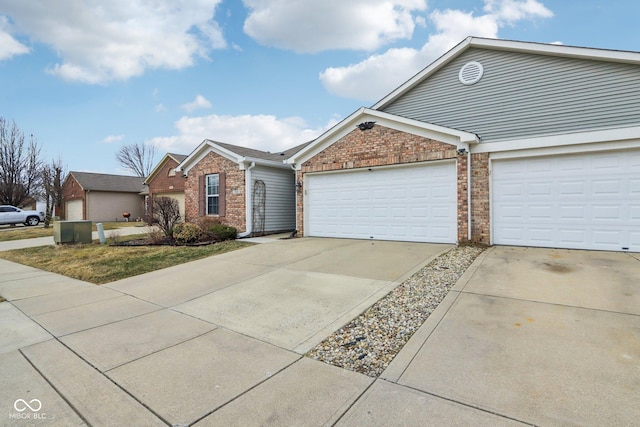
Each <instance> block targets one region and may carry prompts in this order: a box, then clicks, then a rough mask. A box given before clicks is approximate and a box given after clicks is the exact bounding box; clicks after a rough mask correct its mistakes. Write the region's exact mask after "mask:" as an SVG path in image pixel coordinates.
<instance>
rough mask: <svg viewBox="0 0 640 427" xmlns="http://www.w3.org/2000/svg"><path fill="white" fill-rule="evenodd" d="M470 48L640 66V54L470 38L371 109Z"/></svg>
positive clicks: (404, 90) (390, 100)
mask: <svg viewBox="0 0 640 427" xmlns="http://www.w3.org/2000/svg"><path fill="white" fill-rule="evenodd" d="M470 47H478V48H485V49H493V50H505V51H511V52H522V53H533V54H540V55H552V56H562V57H566V58H579V59H591V60H596V61H610V62H624V63H631V64H640V53H638V52H630V51H621V50H607V49H596V48H589V47H576V46H564V45H555V44H547V43H533V42H520V41H511V40H500V39H485V38H480V37H467V38H466V39H464V40H463V41H462V42H460V43H459V44H457V45H456V46H455V47H453V48H452V49H451V50H449V51H448V52H447V53H445V54H444V55H442V56H441V57H440V58H438V59H436V60H435V61H434V62H432V63H431V64H430V65H428V66H427V67H426V68H425V69H423V70H422V71H420V72H419V73H418V74H416V75H415V76H413V77H412V78H410V79H409V80H407V81H406V82H405V83H403V84H402V85H401V86H399V87H398V88H397V89H395V90H394V91H393V92H391V93H390V94H388V95H387V96H385V97H384V98H382V99H381V100H380V101H378V102H377V103H375V104H374V105H373V106H372V107H371V108H373V109H376V110H378V109H380V108H384V107H385V106H386V105H388V104H390V103H391V102H393V101H394V100H396V99H397V98H398V97H399V96H401V95H403V94H404V93H406V92H407V91H409V90H411V89H412V88H413V87H414V86H415V85H417V84H418V83H420V82H422V81H423V80H424V79H426V78H427V77H428V76H430V75H431V74H433V73H435V72H436V71H438V70H439V69H440V68H442V67H443V66H445V65H446V64H448V63H449V62H450V61H451V60H453V59H455V58H456V57H458V56H459V55H460V54H462V53H463V52H464V51H465V50H467V49H468V48H470Z"/></svg>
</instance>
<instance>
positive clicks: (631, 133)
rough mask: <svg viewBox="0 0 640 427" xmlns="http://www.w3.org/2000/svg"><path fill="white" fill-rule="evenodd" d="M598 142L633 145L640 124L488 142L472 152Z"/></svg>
mask: <svg viewBox="0 0 640 427" xmlns="http://www.w3.org/2000/svg"><path fill="white" fill-rule="evenodd" d="M596 143H618V144H620V145H621V146H626V147H629V146H631V147H633V146H635V145H637V144H639V143H640V126H635V127H629V128H623V129H609V130H598V131H592V132H580V133H568V134H557V135H551V136H543V137H537V138H524V139H516V140H512V141H499V142H486V143H482V144H477V145H474V146H472V147H471V152H472V153H474V154H475V153H491V154H493V153H498V152H502V151H517V150H531V149H539V148H554V147H567V146H575V147H576V148H575V149H576V150H582V149H586V148H584V146H586V145H588V144H596Z"/></svg>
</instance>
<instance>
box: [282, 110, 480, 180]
mask: <svg viewBox="0 0 640 427" xmlns="http://www.w3.org/2000/svg"><path fill="white" fill-rule="evenodd" d="M362 122H375V123H376V125H381V126H385V127H388V128H391V129H395V130H399V131H402V132H407V133H412V134H415V135H419V136H423V137H427V138H431V139H434V140H437V141H440V142H444V143H447V144H452V145H455V146H456V147H457V148H465V149H467V150H469V144H477V143H478V142H480V138H479V137H478V136H477V135H475V134H473V133H470V132H465V131H460V130H457V129H451V128H447V127H444V126H439V125H434V124H431V123H425V122H421V121H419V120H414V119H409V118H406V117H400V116H396V115H393V114H389V113H385V112H382V111H378V110H372V109H369V108H364V107H363V108H360V109H359V110H357V111H356V112H354V113H353V114H351V115H350V116H349V117H347V118H345V119H344V120H343V121H341V122H340V123H338V124H337V125H336V126H334V127H333V128H331V129H329V130H328V131H327V132H325V133H324V134H322V135H320V136H319V137H318V138H317V139H316V140H315V141H314V142H312V143H311V144H309V145H308V146H306V147H305V148H304V149H302V150H300V151H299V152H298V153H296V154H295V155H294V156H292V157H290V158H289V159H287V160H286V163H287V164H292V165H296V167H297V168H299V166H300V165H301V164H302V163H304V162H306V161H307V160H309V159H310V158H311V157H313V156H315V155H316V154H318V153H320V152H321V151H322V150H324V149H326V148H327V147H329V146H331V145H332V144H333V143H335V142H336V141H338V140H339V139H341V138H343V137H344V136H346V135H347V134H349V133H351V132H352V131H353V130H354V129H355V128H356V127H357V126H358V124H359V123H362Z"/></svg>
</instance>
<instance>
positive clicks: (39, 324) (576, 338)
mask: <svg viewBox="0 0 640 427" xmlns="http://www.w3.org/2000/svg"><path fill="white" fill-rule="evenodd" d="M449 248H450V246H448V245H429V244H414V243H398V242H370V241H357V240H338V239H311V238H304V239H292V240H285V241H278V240H275V239H274V240H272V242H271V243H268V244H264V245H256V246H253V247H250V248H247V249H243V250H240V251H236V252H232V253H227V254H224V255H221V256H217V257H212V258H208V259H206V260H200V261H195V262H192V263H189V264H184V265H181V266H176V267H173V268H170V269H165V270H162V271H157V272H153V273H148V274H145V275H141V276H137V277H133V278H129V279H125V280H122V281H119V282H115V283H112V284H109V285H103V286H100V287H98V286H94V285H91V284H87V283H83V282H79V281H75V280H72V279H68V278H64V277H61V276H57V275H55V274H51V273H45V272H41V271H38V270H35V269H31V268H29V267H24V266H21V265H17V264H13V263H10V262H7V261H3V260H0V271H2V272H3V274H2V275H1V276H0V295H3V296H4V297H5V298H7V299H8V300H9V301H10V302H5V303H2V304H0V316H3V317H2V323H1V324H2V325H3V328H5V329H2V330H3V331H4V332H0V342H2V343H3V345H2V346H0V353H1V354H0V383H1V385H2V387H0V425H12V426H14V425H31V424H34V422H35V421H38V422H41V423H42V425H64V426H66V425H81V424H83V423H86V424H90V425H97V426H103V425H104V426H111V425H123V424H125V425H197V426H228V425H238V426H247V425H249V426H251V425H277V426H291V425H296V426H298V425H310V426H320V425H334V424H337V425H345V426H370V425H379V426H390V425H391V426H393V425H409V426H411V425H416V426H422V425H434V426H441V425H445V426H446V425H451V426H457V425H474V426H475V425H486V426H496V425H498V426H501V425H531V424H535V425H550V426H555V425H558V426H559V425H593V426H600V425H633V424H634V423H636V422H637V420H638V419H640V409H639V407H638V405H637V398H638V394H637V391H638V390H639V389H640V357H639V356H638V355H640V309H639V308H638V307H640V292H638V281H637V278H638V277H640V261H639V260H638V258H636V257H633V256H632V255H630V254H623V253H603V252H583V251H562V250H545V249H530V248H505V247H496V248H491V249H489V250H488V251H486V252H485V253H484V254H483V255H481V257H479V258H478V259H477V260H476V262H475V263H474V264H473V265H472V267H471V268H470V269H469V270H468V271H467V273H465V275H464V276H463V277H462V279H461V280H460V281H459V282H458V284H457V285H456V286H455V288H454V290H453V291H451V292H450V293H449V295H448V296H447V297H446V298H445V300H444V301H443V303H441V304H440V306H439V307H438V309H437V310H436V311H435V312H434V313H433V314H432V315H431V316H430V317H429V319H428V320H427V322H426V323H425V324H424V325H423V327H422V328H420V330H419V331H418V332H417V333H416V334H415V335H414V337H413V338H412V339H411V340H410V341H409V343H408V344H407V345H406V346H405V347H404V348H403V350H402V351H401V352H400V354H399V355H398V356H397V357H396V359H395V360H394V361H393V363H392V364H391V366H389V368H388V369H387V370H386V371H385V372H384V373H383V375H382V376H381V378H378V379H374V378H370V377H367V376H364V375H361V374H357V373H353V372H349V371H345V370H343V369H339V368H336V367H333V366H330V365H326V364H324V363H322V362H318V361H315V360H312V359H309V358H306V357H304V356H303V354H304V352H305V351H307V350H308V349H309V348H311V347H313V345H315V344H316V343H318V342H319V341H320V340H322V338H324V337H325V336H326V335H328V334H330V333H331V332H332V331H333V330H335V329H336V328H337V327H339V326H340V325H341V324H343V323H345V322H346V321H347V320H348V319H350V318H351V317H354V316H355V315H356V314H357V313H359V312H360V311H362V310H363V309H364V308H365V307H366V306H368V305H370V304H371V303H372V302H373V301H375V300H377V299H378V298H379V297H380V296H382V295H383V294H384V293H385V292H387V291H388V290H389V289H391V288H392V287H393V286H395V285H396V284H397V283H399V282H400V281H402V280H403V279H404V278H406V277H408V276H410V275H411V274H412V273H413V272H414V271H416V270H417V269H419V268H420V267H421V266H423V265H424V264H426V263H427V262H428V261H429V260H430V259H432V258H433V257H435V256H437V255H438V254H440V253H442V252H443V251H445V250H448V249H449ZM636 255H637V254H636ZM5 319H6V320H5ZM8 324H10V325H12V329H13V332H11V333H8V332H7V328H6V326H5V325H8ZM9 332H10V331H9ZM26 404H28V405H29V406H28V407H26V406H25V405H26ZM25 416H29V417H30V418H28V419H21V418H20V417H23V418H24V417H25ZM38 416H40V417H41V419H36V417H38Z"/></svg>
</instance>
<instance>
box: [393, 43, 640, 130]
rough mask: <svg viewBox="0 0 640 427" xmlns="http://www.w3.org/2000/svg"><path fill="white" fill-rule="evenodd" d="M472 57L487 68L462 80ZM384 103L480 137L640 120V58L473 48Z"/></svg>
mask: <svg viewBox="0 0 640 427" xmlns="http://www.w3.org/2000/svg"><path fill="white" fill-rule="evenodd" d="M469 61H478V62H480V63H481V64H482V66H483V67H484V76H483V77H482V79H481V80H480V81H479V82H478V83H476V84H474V85H471V86H465V85H463V84H462V83H460V82H459V80H458V72H459V71H460V68H461V67H462V66H463V65H464V64H466V63H467V62H469ZM381 110H382V111H385V112H387V113H391V114H395V115H398V116H402V117H407V118H411V119H416V120H421V121H424V122H428V123H433V124H437V125H442V126H446V127H450V128H453V129H458V130H463V131H467V132H472V133H475V134H477V135H479V136H480V138H481V140H482V142H489V141H500V140H509V139H519V138H527V137H532V136H544V135H554V134H564V133H575V132H581V131H586V130H596V129H611V128H622V127H628V126H633V125H640V66H636V65H631V64H623V63H613V62H602V61H592V60H584V59H571V58H562V57H556V56H547V55H535V54H525V53H513V52H505V51H498V50H487V49H479V48H472V49H469V50H468V51H466V52H464V53H463V54H462V55H460V56H459V57H458V58H456V59H454V60H453V61H452V62H450V63H449V64H447V65H446V66H445V67H443V68H442V69H441V70H439V71H437V72H436V73H434V74H433V75H432V76H430V77H429V78H427V79H426V80H425V81H423V82H421V83H419V84H418V85H417V86H415V87H414V88H413V89H412V90H410V91H409V92H408V93H406V94H404V95H402V96H401V97H400V98H398V99H397V100H396V101H395V102H393V103H392V104H390V105H388V106H386V107H384V108H381Z"/></svg>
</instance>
